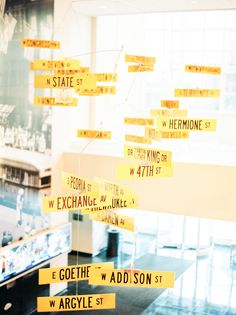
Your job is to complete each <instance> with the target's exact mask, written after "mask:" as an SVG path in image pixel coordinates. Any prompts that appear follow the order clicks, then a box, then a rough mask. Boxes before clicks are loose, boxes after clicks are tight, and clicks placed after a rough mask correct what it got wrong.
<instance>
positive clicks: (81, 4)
mask: <svg viewBox="0 0 236 315" xmlns="http://www.w3.org/2000/svg"><path fill="white" fill-rule="evenodd" d="M72 3H73V7H74V8H75V9H76V11H77V12H79V13H81V14H85V15H91V16H99V15H117V14H137V13H151V12H168V11H195V10H226V9H236V0H72Z"/></svg>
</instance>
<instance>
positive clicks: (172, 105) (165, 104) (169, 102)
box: [161, 100, 179, 109]
mask: <svg viewBox="0 0 236 315" xmlns="http://www.w3.org/2000/svg"><path fill="white" fill-rule="evenodd" d="M161 107H166V108H169V109H171V108H177V109H178V108H179V101H175V100H161Z"/></svg>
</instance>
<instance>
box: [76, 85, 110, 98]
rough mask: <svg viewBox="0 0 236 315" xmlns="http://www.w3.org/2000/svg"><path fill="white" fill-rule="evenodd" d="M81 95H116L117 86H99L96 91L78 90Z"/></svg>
mask: <svg viewBox="0 0 236 315" xmlns="http://www.w3.org/2000/svg"><path fill="white" fill-rule="evenodd" d="M76 92H77V93H79V95H86V96H99V95H101V94H108V95H114V94H116V87H115V86H102V85H100V86H99V85H98V86H97V87H96V88H95V89H82V88H81V89H77V91H76Z"/></svg>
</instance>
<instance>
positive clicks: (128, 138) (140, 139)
mask: <svg viewBox="0 0 236 315" xmlns="http://www.w3.org/2000/svg"><path fill="white" fill-rule="evenodd" d="M125 141H128V142H136V143H142V144H151V143H152V139H151V138H146V137H141V136H135V135H125Z"/></svg>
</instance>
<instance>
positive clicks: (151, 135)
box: [145, 127, 161, 141]
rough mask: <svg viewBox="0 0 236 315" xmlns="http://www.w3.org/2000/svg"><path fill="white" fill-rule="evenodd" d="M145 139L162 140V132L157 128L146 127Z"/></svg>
mask: <svg viewBox="0 0 236 315" xmlns="http://www.w3.org/2000/svg"><path fill="white" fill-rule="evenodd" d="M145 139H151V140H156V141H160V140H161V132H160V131H157V130H156V129H155V128H150V127H145ZM151 140H150V141H151Z"/></svg>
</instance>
